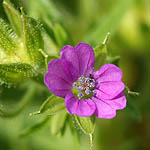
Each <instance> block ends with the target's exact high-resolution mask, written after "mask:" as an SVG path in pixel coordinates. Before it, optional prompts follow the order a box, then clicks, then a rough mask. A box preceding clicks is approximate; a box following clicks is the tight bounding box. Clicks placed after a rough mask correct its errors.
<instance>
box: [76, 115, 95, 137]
mask: <svg viewBox="0 0 150 150" xmlns="http://www.w3.org/2000/svg"><path fill="white" fill-rule="evenodd" d="M74 118H75V121H76V123H77V124H78V126H79V127H80V129H81V130H82V131H83V132H84V133H85V134H88V135H89V134H93V132H94V129H95V117H94V116H92V117H79V116H77V115H74Z"/></svg>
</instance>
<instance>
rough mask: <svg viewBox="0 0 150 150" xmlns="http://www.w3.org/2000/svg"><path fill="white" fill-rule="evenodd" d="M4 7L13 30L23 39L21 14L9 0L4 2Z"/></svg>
mask: <svg viewBox="0 0 150 150" xmlns="http://www.w3.org/2000/svg"><path fill="white" fill-rule="evenodd" d="M3 6H4V9H5V12H6V14H7V16H8V19H9V21H10V23H11V25H12V28H13V29H14V31H15V32H16V34H17V35H18V36H19V37H21V34H22V26H21V18H20V13H19V11H17V10H16V9H15V8H14V6H13V5H12V4H11V3H10V1H9V0H4V1H3Z"/></svg>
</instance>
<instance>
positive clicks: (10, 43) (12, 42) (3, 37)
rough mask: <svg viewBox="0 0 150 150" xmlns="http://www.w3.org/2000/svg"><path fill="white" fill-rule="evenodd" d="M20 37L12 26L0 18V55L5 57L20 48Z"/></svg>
mask: <svg viewBox="0 0 150 150" xmlns="http://www.w3.org/2000/svg"><path fill="white" fill-rule="evenodd" d="M18 43H19V41H18V37H17V35H16V34H15V33H14V32H13V30H12V29H11V27H10V26H9V25H8V24H7V23H6V22H5V21H4V20H2V19H0V54H1V55H0V57H1V59H3V58H4V57H6V56H5V55H12V54H13V53H14V52H15V51H16V50H17V49H18Z"/></svg>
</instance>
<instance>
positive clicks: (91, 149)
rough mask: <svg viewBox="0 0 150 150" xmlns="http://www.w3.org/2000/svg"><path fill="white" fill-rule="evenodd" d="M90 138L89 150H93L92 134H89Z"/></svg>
mask: <svg viewBox="0 0 150 150" xmlns="http://www.w3.org/2000/svg"><path fill="white" fill-rule="evenodd" d="M89 137H90V150H93V134H89Z"/></svg>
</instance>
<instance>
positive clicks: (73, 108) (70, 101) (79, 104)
mask: <svg viewBox="0 0 150 150" xmlns="http://www.w3.org/2000/svg"><path fill="white" fill-rule="evenodd" d="M65 105H66V107H67V110H68V112H69V113H70V114H75V115H78V116H81V117H89V116H91V115H93V113H94V112H95V103H94V102H93V101H92V100H91V99H82V100H79V99H77V98H76V97H75V96H74V95H73V94H72V93H68V94H67V96H66V97H65Z"/></svg>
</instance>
